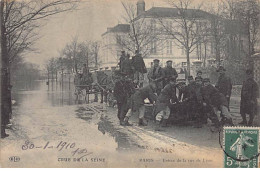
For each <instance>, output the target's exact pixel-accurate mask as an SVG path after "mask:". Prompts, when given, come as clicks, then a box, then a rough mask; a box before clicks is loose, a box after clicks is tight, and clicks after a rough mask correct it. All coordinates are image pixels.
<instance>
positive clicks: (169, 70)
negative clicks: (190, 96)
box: [163, 60, 178, 87]
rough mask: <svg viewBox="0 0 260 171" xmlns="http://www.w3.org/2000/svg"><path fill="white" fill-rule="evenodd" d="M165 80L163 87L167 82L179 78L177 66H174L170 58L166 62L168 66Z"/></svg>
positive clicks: (165, 70) (165, 71)
mask: <svg viewBox="0 0 260 171" xmlns="http://www.w3.org/2000/svg"><path fill="white" fill-rule="evenodd" d="M164 74H165V77H164V82H163V84H164V85H163V87H165V86H166V85H167V84H169V82H170V80H171V79H172V78H173V79H175V80H176V79H177V77H178V73H177V72H176V70H175V68H173V67H172V61H171V60H169V61H167V62H166V67H165V68H164Z"/></svg>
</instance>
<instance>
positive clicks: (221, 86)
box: [215, 74, 232, 97]
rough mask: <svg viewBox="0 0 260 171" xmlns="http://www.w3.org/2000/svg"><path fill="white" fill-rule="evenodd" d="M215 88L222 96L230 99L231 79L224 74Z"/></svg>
mask: <svg viewBox="0 0 260 171" xmlns="http://www.w3.org/2000/svg"><path fill="white" fill-rule="evenodd" d="M215 87H216V88H217V89H218V90H219V92H220V93H222V94H223V95H224V96H229V97H230V95H231V90H232V83H231V79H230V78H229V77H228V76H226V75H225V74H223V75H220V76H219V78H218V81H217V83H216V86H215Z"/></svg>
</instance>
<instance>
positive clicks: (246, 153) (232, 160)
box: [224, 127, 259, 168]
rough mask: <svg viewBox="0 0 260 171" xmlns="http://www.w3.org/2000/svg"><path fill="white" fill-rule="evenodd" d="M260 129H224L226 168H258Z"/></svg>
mask: <svg viewBox="0 0 260 171" xmlns="http://www.w3.org/2000/svg"><path fill="white" fill-rule="evenodd" d="M258 159H259V128H254V127H251V128H250V127H225V128H224V167H225V168H258V165H259V160H258Z"/></svg>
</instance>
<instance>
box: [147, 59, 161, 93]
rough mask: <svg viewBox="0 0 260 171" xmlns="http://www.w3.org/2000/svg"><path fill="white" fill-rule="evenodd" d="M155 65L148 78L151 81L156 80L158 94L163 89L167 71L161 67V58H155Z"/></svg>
mask: <svg viewBox="0 0 260 171" xmlns="http://www.w3.org/2000/svg"><path fill="white" fill-rule="evenodd" d="M153 62H154V65H153V67H152V68H151V69H150V71H149V72H148V75H147V78H148V79H149V82H154V83H155V84H156V88H157V89H156V93H157V95H159V94H160V92H161V90H162V89H163V81H164V78H165V73H164V70H163V68H161V67H160V65H159V63H160V60H159V59H154V60H153Z"/></svg>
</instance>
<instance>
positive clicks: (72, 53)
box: [61, 38, 99, 73]
mask: <svg viewBox="0 0 260 171" xmlns="http://www.w3.org/2000/svg"><path fill="white" fill-rule="evenodd" d="M98 52H99V44H98V42H93V41H84V42H78V40H77V38H74V39H73V40H72V42H70V43H68V44H67V45H66V46H65V47H64V49H63V50H62V51H61V56H62V57H63V59H64V60H63V61H64V62H67V64H65V65H67V66H68V68H71V69H72V71H74V72H76V73H78V68H79V67H82V66H83V64H86V65H87V67H88V68H90V67H91V66H93V68H97V66H98ZM71 63H73V65H74V66H72V64H71Z"/></svg>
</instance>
